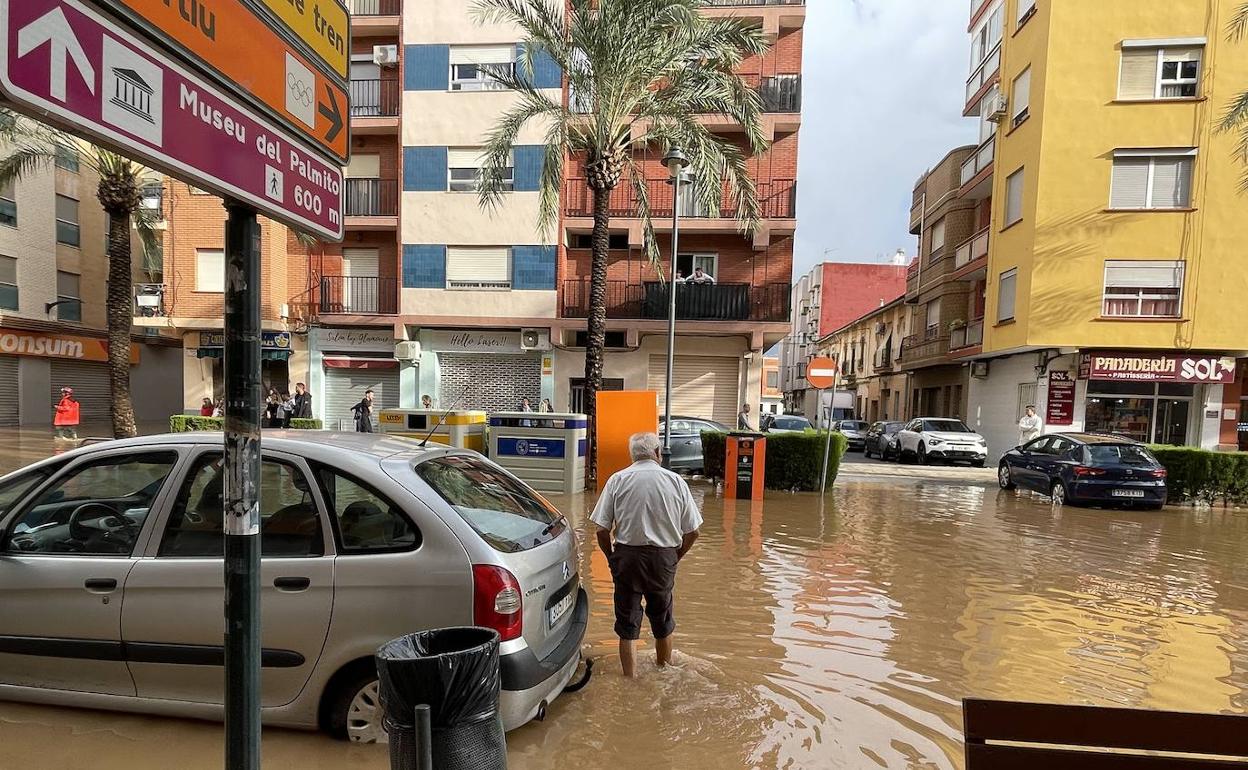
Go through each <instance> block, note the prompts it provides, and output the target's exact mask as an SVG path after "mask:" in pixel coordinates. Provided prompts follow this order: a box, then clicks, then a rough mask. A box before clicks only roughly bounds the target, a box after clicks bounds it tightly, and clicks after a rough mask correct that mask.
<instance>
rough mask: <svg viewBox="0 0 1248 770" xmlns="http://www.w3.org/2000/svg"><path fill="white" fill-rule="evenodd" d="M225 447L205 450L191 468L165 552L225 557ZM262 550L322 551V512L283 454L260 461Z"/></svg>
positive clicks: (287, 553)
mask: <svg viewBox="0 0 1248 770" xmlns="http://www.w3.org/2000/svg"><path fill="white" fill-rule="evenodd" d="M223 464H224V461H223V459H222V457H221V453H220V452H209V453H206V454H204V455H201V456H200V457H199V458H198V459H197V460H196V461H195V464H194V465H193V466H192V467H191V470H190V471H189V472H188V473H187V474H186V480H185V481H184V482H183V483H182V489H181V491H180V492H178V497H177V499H176V500H175V501H174V503H173V509H172V510H171V511H170V513H169V523H168V524H167V525H166V526H165V532H164V534H163V535H162V536H161V540H160V550H159V551H158V555H159V556H171V557H179V556H181V557H187V556H201V557H202V556H213V557H218V558H219V557H221V555H222V551H223V548H224V540H223V529H222V521H223V520H224V516H225V470H224V468H223V467H222V465H223ZM260 551H261V555H262V556H270V557H288V558H289V557H299V556H321V555H323V554H324V553H325V541H324V539H323V537H322V535H321V517H320V514H319V513H318V512H317V508H316V503H315V502H314V501H313V499H312V494H311V487H309V485H308V480H307V477H306V476H304V474H303V471H301V470H300V469H298V468H296V467H295V466H293V465H291V464H289V463H285V462H281V461H279V460H271V459H268V458H266V459H264V460H263V461H262V462H261V464H260Z"/></svg>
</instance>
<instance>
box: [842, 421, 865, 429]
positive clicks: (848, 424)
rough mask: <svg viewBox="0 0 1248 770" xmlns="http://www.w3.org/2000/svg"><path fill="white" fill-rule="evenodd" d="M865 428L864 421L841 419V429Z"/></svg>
mask: <svg viewBox="0 0 1248 770" xmlns="http://www.w3.org/2000/svg"><path fill="white" fill-rule="evenodd" d="M866 429H867V424H866V423H865V422H854V421H853V420H842V421H841V430H866Z"/></svg>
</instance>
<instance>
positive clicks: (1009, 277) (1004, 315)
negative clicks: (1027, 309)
mask: <svg viewBox="0 0 1248 770" xmlns="http://www.w3.org/2000/svg"><path fill="white" fill-rule="evenodd" d="M1017 287H1018V271H1017V270H1007V271H1006V272H1004V273H1002V274H1001V281H1000V283H999V284H998V288H997V320H998V321H1008V320H1009V319H1011V318H1013V317H1014V303H1015V299H1016V295H1017V291H1018V288H1017Z"/></svg>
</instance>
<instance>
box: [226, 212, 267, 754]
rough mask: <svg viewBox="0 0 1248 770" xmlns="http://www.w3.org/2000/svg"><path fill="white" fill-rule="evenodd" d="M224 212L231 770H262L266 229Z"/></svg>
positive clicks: (252, 216)
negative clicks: (263, 287) (262, 320)
mask: <svg viewBox="0 0 1248 770" xmlns="http://www.w3.org/2000/svg"><path fill="white" fill-rule="evenodd" d="M225 208H226V211H227V212H228V218H227V219H226V223H225V489H224V492H225V527H224V529H225V766H226V767H227V768H229V770H259V768H260V403H261V390H260V336H261V334H260V224H259V223H258V222H257V221H256V211H255V209H252V208H250V207H248V206H245V205H243V204H240V203H237V202H234V201H229V202H227V203H226V205H225Z"/></svg>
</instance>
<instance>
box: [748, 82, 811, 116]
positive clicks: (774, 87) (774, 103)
mask: <svg viewBox="0 0 1248 770" xmlns="http://www.w3.org/2000/svg"><path fill="white" fill-rule="evenodd" d="M758 96H759V99H760V100H761V101H762V103H763V112H801V111H802V76H801V75H776V76H775V77H769V78H762V80H761V82H760V83H759V85H758Z"/></svg>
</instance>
